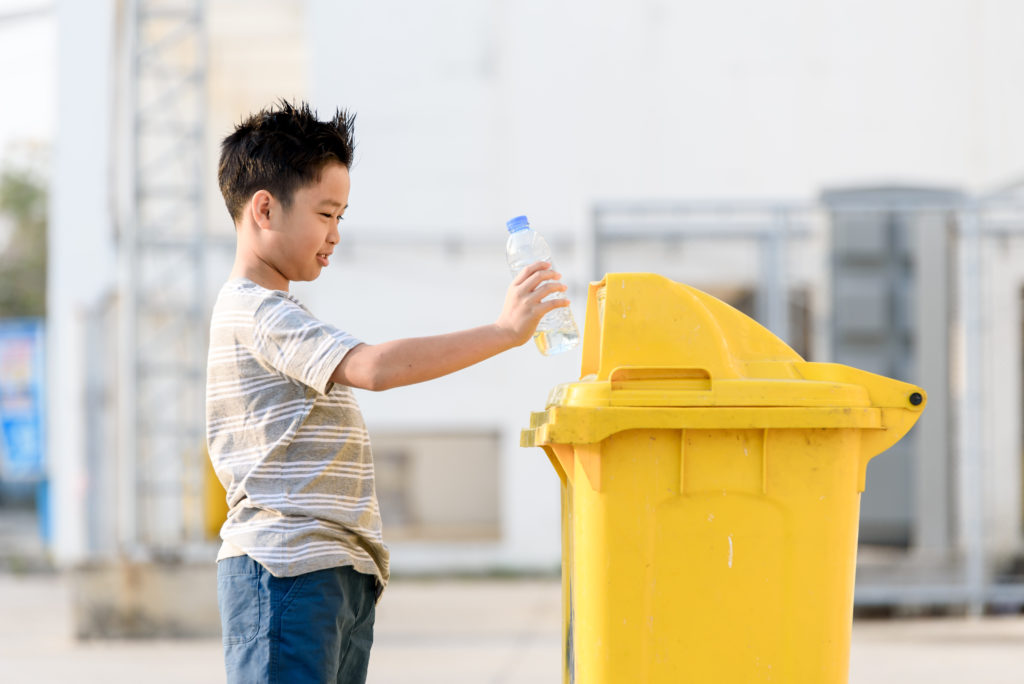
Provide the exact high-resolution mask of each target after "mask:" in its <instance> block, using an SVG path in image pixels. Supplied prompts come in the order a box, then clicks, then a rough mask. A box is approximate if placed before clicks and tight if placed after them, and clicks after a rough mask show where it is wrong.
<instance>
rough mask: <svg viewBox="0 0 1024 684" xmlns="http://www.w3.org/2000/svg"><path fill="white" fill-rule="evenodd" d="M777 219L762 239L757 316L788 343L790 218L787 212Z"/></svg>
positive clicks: (781, 211)
mask: <svg viewBox="0 0 1024 684" xmlns="http://www.w3.org/2000/svg"><path fill="white" fill-rule="evenodd" d="M775 217H776V222H775V223H774V224H773V225H772V226H770V228H769V230H767V231H766V232H765V233H764V235H763V236H762V237H761V239H760V241H759V243H760V244H759V245H758V246H759V251H760V256H761V273H760V276H761V278H760V280H761V285H760V292H758V296H757V310H758V318H759V319H761V323H763V324H764V325H765V327H767V328H768V329H769V330H771V331H772V332H773V333H775V335H776V336H778V337H779V338H781V339H782V340H784V341H785V342H786V343H789V297H788V296H787V294H788V293H787V290H788V285H787V283H786V280H787V279H786V247H787V244H786V243H787V235H786V234H787V232H788V227H789V217H788V216H787V214H786V211H785V210H783V209H779V210H777V211H776V212H775Z"/></svg>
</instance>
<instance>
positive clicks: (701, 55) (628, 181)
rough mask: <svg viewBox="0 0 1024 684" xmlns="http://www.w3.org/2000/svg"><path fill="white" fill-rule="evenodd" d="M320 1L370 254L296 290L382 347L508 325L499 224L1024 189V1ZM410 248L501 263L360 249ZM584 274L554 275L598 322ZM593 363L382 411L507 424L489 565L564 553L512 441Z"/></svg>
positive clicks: (503, 376)
mask: <svg viewBox="0 0 1024 684" xmlns="http://www.w3.org/2000/svg"><path fill="white" fill-rule="evenodd" d="M307 7H308V13H309V17H308V22H309V24H308V26H309V47H310V62H309V64H310V74H311V81H310V95H311V97H312V99H313V101H314V103H315V104H317V105H318V106H319V107H320V108H321V109H322V110H325V111H326V110H332V109H333V108H334V107H335V106H338V105H341V106H345V107H350V108H352V109H354V110H355V111H356V112H358V114H359V119H358V123H357V141H358V150H357V155H356V163H355V165H354V167H353V169H352V179H353V185H352V195H351V198H350V203H351V207H350V209H349V212H348V214H347V216H346V222H345V224H343V230H344V231H345V232H346V233H347V236H348V237H347V240H348V245H347V247H348V248H350V249H353V250H354V251H353V254H352V258H351V259H350V260H349V259H339V260H337V262H336V263H335V264H333V265H332V267H331V269H330V272H329V273H328V274H326V275H325V276H323V277H322V279H321V281H320V282H318V283H316V284H315V285H313V286H310V287H308V288H296V291H297V292H299V293H300V296H303V297H304V298H305V299H307V300H308V301H309V302H310V304H311V305H313V307H314V310H316V311H317V312H318V313H321V314H323V315H324V316H325V317H327V318H329V319H332V320H335V321H337V322H339V323H340V324H341V325H343V326H345V327H348V328H350V329H351V330H352V331H353V332H355V333H356V334H359V335H364V336H367V337H369V338H370V339H386V338H388V337H393V336H398V335H408V334H417V333H424V332H435V331H443V330H449V329H452V328H454V327H459V326H465V325H473V324H476V323H479V322H484V321H487V320H490V318H491V317H493V316H494V315H496V313H497V307H498V306H499V304H500V294H501V291H502V290H503V287H504V283H505V281H504V280H503V279H504V277H505V275H504V273H503V264H502V259H501V243H502V240H503V238H502V236H501V233H502V223H503V222H504V220H505V219H507V218H509V217H511V216H513V215H516V214H519V213H527V214H529V215H530V216H531V219H532V220H533V222H534V223H535V225H537V226H538V227H540V228H541V230H542V231H543V232H545V233H546V234H556V235H564V236H566V237H576V238H579V237H581V236H583V235H584V234H585V232H586V231H587V230H588V228H589V223H590V210H591V207H592V206H593V204H594V203H595V202H600V201H606V200H621V199H648V198H672V199H680V198H681V199H687V198H698V199H707V198H716V197H718V198H735V197H740V198H752V197H763V198H772V199H779V198H782V199H812V198H814V197H815V196H816V195H817V194H818V193H819V192H820V191H821V190H822V189H823V188H825V187H829V186H835V185H843V186H849V185H855V184H859V183H885V182H908V183H914V184H938V185H943V186H955V187H960V188H963V189H965V190H968V191H984V190H988V189H991V188H992V187H993V186H994V185H999V184H1003V183H1005V182H1007V181H1009V180H1011V179H1014V178H1016V177H1018V176H1020V175H1021V174H1024V127H1021V126H1020V125H1019V122H1021V121H1024V89H1022V88H1019V87H1018V83H1017V81H1018V80H1019V74H1020V73H1022V71H1024V42H1022V41H1020V40H1019V35H1018V34H1019V28H1020V27H1021V26H1024V4H1021V3H1017V2H1013V0H943V1H941V2H935V1H934V0H906V1H904V2H899V3H892V2H888V1H886V0H863V1H861V2H841V1H832V2H821V1H820V0H779V1H777V2H771V3H764V2H754V1H751V0H722V1H720V2H714V3H709V2H701V3H698V2H668V1H665V0H643V1H636V0H590V1H588V2H583V1H581V0H566V1H562V2H550V1H542V0H521V1H519V2H497V1H492V2H479V0H444V1H441V2H431V3H417V2H402V1H401V0H382V1H379V2H374V3H363V2H352V1H346V2H334V1H331V0H307ZM399 232H401V233H406V234H411V235H415V236H418V237H423V236H429V235H436V234H437V233H443V234H445V235H461V236H465V237H467V239H468V240H470V241H472V242H473V243H474V244H478V245H487V244H488V243H489V244H491V245H492V247H493V250H492V251H491V252H486V251H480V252H479V255H478V256H475V257H473V256H465V255H464V256H462V257H453V256H450V255H449V256H446V255H444V254H443V253H442V254H438V253H434V252H430V251H423V252H421V253H419V254H415V252H414V253H413V255H412V256H410V255H409V254H408V250H407V248H406V247H404V246H403V244H402V242H401V241H396V242H395V243H394V245H393V247H392V248H391V249H390V250H388V249H386V248H384V247H381V248H378V249H360V247H359V245H360V239H361V238H363V239H369V237H368V236H375V239H386V236H388V235H394V234H396V233H399ZM345 249H346V238H343V243H342V246H341V249H339V252H343V251H344V250H345ZM482 249H483V248H482V247H481V250H482ZM580 256H581V255H579V254H573V255H569V256H562V257H560V256H559V255H557V254H556V259H557V260H558V261H559V262H560V265H561V267H562V268H563V270H564V271H565V272H566V275H567V277H568V278H569V279H570V281H572V282H573V285H574V289H573V294H574V295H575V296H576V298H577V315H578V316H579V317H582V315H583V309H582V299H581V296H582V293H583V287H584V285H585V283H584V282H583V279H584V277H586V275H585V274H586V268H585V264H584V263H583V262H582V261H581V260H580ZM811 272H812V273H813V272H816V269H811ZM577 362H578V356H573V357H571V358H565V359H556V360H547V359H542V358H541V357H539V356H538V355H537V354H536V352H535V351H534V350H532V349H523V350H519V351H517V352H514V353H512V354H508V355H506V356H505V357H503V358H499V359H496V360H494V361H491V362H488V363H487V364H484V365H482V366H481V367H479V368H476V369H472V370H469V371H466V372H464V373H462V374H459V375H457V376H455V377H453V378H449V379H446V380H443V381H440V382H437V383H431V384H429V385H427V386H424V387H418V388H409V389H405V390H398V391H395V392H389V393H386V394H384V395H380V396H367V397H365V398H364V400H363V402H364V407H365V410H366V414H367V419H368V421H369V422H370V424H371V429H372V428H373V426H374V424H378V425H387V426H388V427H395V428H401V427H403V426H421V425H427V426H429V425H438V424H443V425H445V426H459V425H464V426H483V427H493V426H500V427H501V429H502V430H504V433H503V434H504V438H503V443H504V444H505V445H506V447H505V449H506V451H505V454H504V461H503V462H504V466H503V467H504V469H505V470H504V474H505V475H506V477H507V480H506V485H505V489H504V490H503V491H504V492H505V500H504V502H503V505H504V506H505V507H506V508H505V510H506V511H507V513H508V516H507V518H506V520H507V523H508V525H510V532H509V534H510V537H509V539H510V540H512V541H509V542H508V546H506V547H503V548H502V549H497V550H492V557H495V558H504V559H508V558H512V557H514V556H515V555H516V553H519V552H520V550H522V549H530V551H529V553H532V554H533V556H534V557H537V558H545V557H546V558H552V559H553V558H556V555H555V554H556V553H557V539H556V536H555V534H554V530H552V533H551V534H550V535H549V534H547V532H546V530H547V529H548V528H554V529H557V517H556V516H557V501H556V495H555V493H554V485H553V479H554V478H553V473H552V472H550V468H549V467H548V466H547V464H546V463H543V462H542V457H540V456H539V451H537V450H530V451H527V450H521V449H518V448H517V447H516V445H515V444H516V442H517V430H518V428H519V427H521V426H523V425H524V424H525V421H526V419H527V417H528V411H529V410H537V409H539V408H541V405H542V401H543V394H544V393H545V392H546V390H547V389H548V388H549V387H551V385H553V384H555V383H556V382H561V381H566V380H571V379H573V376H574V375H575V373H576V363H577ZM483 396H486V397H487V398H486V399H482V398H481V397H483ZM531 452H532V453H531ZM1003 499H1004V500H1007V501H1011V502H1012V501H1015V500H1016V499H1017V497H1013V496H1011V497H1009V498H1007V497H1005V496H1004V497H1003ZM1000 514H1007V511H1002V512H1001V513H1000ZM512 549H515V551H516V553H512ZM402 557H403V554H402V553H396V558H398V559H401V558H402ZM406 557H407V556H406ZM400 562H401V561H400V560H398V561H396V563H400ZM424 562H425V561H424Z"/></svg>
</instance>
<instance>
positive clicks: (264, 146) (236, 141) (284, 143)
mask: <svg viewBox="0 0 1024 684" xmlns="http://www.w3.org/2000/svg"><path fill="white" fill-rule="evenodd" d="M355 119H356V117H355V114H352V113H349V112H348V111H347V110H344V109H338V110H336V111H335V113H334V116H333V117H332V118H331V119H330V120H328V121H320V120H319V119H317V115H316V112H315V111H313V110H312V109H310V107H309V104H308V103H306V102H299V103H298V104H292V103H291V102H288V101H287V100H279V101H278V102H277V103H276V104H275V105H274V106H273V107H269V108H267V109H262V110H260V111H259V112H257V113H255V114H253V115H252V116H250V117H248V118H247V119H245V120H244V121H242V122H241V123H240V124H238V126H237V127H236V128H235V130H234V132H233V133H232V134H231V135H229V136H227V137H226V138H224V140H223V142H222V143H221V146H220V164H219V165H218V168H217V181H218V182H219V183H220V192H221V194H222V195H223V196H224V203H225V204H226V205H227V208H228V212H229V213H230V214H231V218H232V219H234V220H235V221H236V222H237V221H238V220H239V219H240V218H241V215H242V210H243V208H244V207H245V205H246V203H247V202H248V201H249V200H250V199H251V198H252V196H253V194H254V193H256V192H257V191H258V190H266V191H268V192H269V193H270V194H271V195H273V196H274V197H275V198H277V200H278V201H279V202H281V203H282V204H283V205H284V206H285V207H288V206H290V205H291V201H292V198H293V196H294V195H295V191H296V190H298V189H299V188H301V187H304V186H306V185H309V184H311V183H315V182H317V181H318V180H319V179H320V172H321V171H322V170H323V168H324V166H325V165H326V164H328V163H329V162H332V161H333V162H338V163H341V164H344V165H345V167H346V168H351V166H352V154H353V150H354V149H355V142H354V140H353V136H352V133H353V127H354V124H355Z"/></svg>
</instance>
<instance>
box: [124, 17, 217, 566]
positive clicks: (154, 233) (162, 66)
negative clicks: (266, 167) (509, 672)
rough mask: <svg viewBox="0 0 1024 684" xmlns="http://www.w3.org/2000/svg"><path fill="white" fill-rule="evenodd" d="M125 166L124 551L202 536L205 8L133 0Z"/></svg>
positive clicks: (127, 39)
mask: <svg viewBox="0 0 1024 684" xmlns="http://www.w3.org/2000/svg"><path fill="white" fill-rule="evenodd" d="M121 20H122V36H123V40H124V43H123V53H122V60H121V64H122V67H123V68H124V69H125V73H123V74H122V75H121V76H122V80H121V83H122V87H121V97H120V104H121V119H122V125H121V126H120V139H121V143H122V145H123V147H122V150H121V157H120V163H119V167H120V169H121V170H122V172H123V174H122V176H121V181H120V187H119V193H118V195H119V197H120V200H121V206H120V207H119V212H118V213H119V224H120V225H119V231H118V232H119V234H118V240H119V249H118V260H119V274H118V276H119V277H118V292H119V348H120V355H119V369H118V371H119V383H118V385H119V386H118V426H119V427H118V431H119V435H118V439H119V445H118V481H119V486H118V492H117V525H118V540H119V547H120V552H121V553H123V554H128V555H143V554H153V553H167V552H170V551H171V550H172V549H180V548H181V547H182V544H183V542H188V541H192V540H200V539H201V538H202V520H200V519H199V518H198V516H199V515H200V514H199V511H201V510H202V508H201V506H200V505H199V501H200V497H201V491H202V474H203V467H204V459H205V453H204V447H203V444H204V438H203V414H202V407H203V383H204V380H205V379H204V376H203V369H204V367H205V360H204V356H205V345H206V334H205V327H206V321H205V318H204V306H205V304H204V282H205V278H204V254H205V246H206V245H205V243H206V229H205V222H204V206H203V178H204V177H205V174H204V173H203V162H204V136H205V120H206V109H207V107H206V82H207V78H206V72H207V60H206V47H205V30H204V6H203V3H202V2H200V1H199V0H160V1H158V0H129V2H127V3H126V4H125V5H124V6H123V15H122V18H121Z"/></svg>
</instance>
